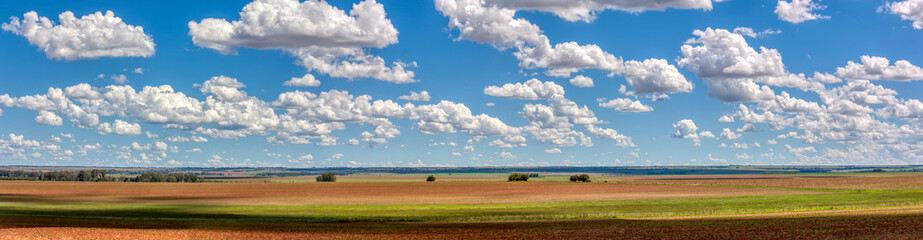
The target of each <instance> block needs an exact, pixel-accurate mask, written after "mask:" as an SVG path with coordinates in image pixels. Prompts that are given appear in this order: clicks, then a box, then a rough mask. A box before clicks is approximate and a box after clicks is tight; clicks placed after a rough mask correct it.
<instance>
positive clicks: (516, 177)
mask: <svg viewBox="0 0 923 240" xmlns="http://www.w3.org/2000/svg"><path fill="white" fill-rule="evenodd" d="M508 181H510V182H517V181H523V182H525V181H529V174H522V173H513V174H510V178H509V180H508Z"/></svg>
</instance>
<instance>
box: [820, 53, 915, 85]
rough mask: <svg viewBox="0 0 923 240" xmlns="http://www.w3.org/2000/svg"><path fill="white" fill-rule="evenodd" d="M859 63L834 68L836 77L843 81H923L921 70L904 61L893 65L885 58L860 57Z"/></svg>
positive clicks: (850, 62) (849, 63) (848, 63)
mask: <svg viewBox="0 0 923 240" xmlns="http://www.w3.org/2000/svg"><path fill="white" fill-rule="evenodd" d="M860 60H861V63H856V62H853V61H849V62H847V63H846V66H843V67H838V68H836V75H837V76H839V77H841V78H845V79H864V80H894V81H913V80H923V68H921V67H918V66H915V65H913V64H911V63H910V62H908V61H906V60H897V61H895V62H894V65H891V62H890V61H888V59H887V58H883V57H875V56H867V55H866V56H862V57H860Z"/></svg>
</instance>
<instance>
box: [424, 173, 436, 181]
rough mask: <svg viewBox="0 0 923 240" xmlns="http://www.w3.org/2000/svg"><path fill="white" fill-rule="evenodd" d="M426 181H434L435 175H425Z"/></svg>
mask: <svg viewBox="0 0 923 240" xmlns="http://www.w3.org/2000/svg"><path fill="white" fill-rule="evenodd" d="M426 181H427V182H435V181H436V176H433V175H429V177H426Z"/></svg>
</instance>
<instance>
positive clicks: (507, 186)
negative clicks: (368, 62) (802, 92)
mask: <svg viewBox="0 0 923 240" xmlns="http://www.w3.org/2000/svg"><path fill="white" fill-rule="evenodd" d="M825 193H826V192H817V191H804V190H786V189H758V188H740V189H736V188H724V187H709V186H681V185H640V184H604V183H586V184H577V183H570V182H498V181H491V182H487V181H482V182H467V181H461V182H451V181H440V182H422V181H419V179H418V181H416V182H335V183H317V182H312V183H198V184H176V183H107V182H27V181H20V182H14V181H5V182H0V200H3V201H8V202H33V201H41V202H48V203H94V202H96V203H122V204H184V205H189V204H196V205H305V204H484V203H538V202H578V201H610V200H631V199H665V198H705V197H739V196H783V195H804V194H825Z"/></svg>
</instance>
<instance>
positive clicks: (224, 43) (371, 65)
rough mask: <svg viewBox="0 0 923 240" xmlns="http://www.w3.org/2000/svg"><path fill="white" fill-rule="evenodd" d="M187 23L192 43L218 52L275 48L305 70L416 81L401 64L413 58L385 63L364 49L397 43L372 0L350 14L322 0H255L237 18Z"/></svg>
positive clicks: (392, 80)
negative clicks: (244, 48) (290, 56)
mask: <svg viewBox="0 0 923 240" xmlns="http://www.w3.org/2000/svg"><path fill="white" fill-rule="evenodd" d="M188 25H189V36H191V37H192V41H193V43H195V44H196V45H198V46H201V47H205V48H210V49H214V50H216V51H218V52H221V53H222V54H233V53H235V52H236V50H234V48H235V47H248V48H256V49H280V50H284V51H286V52H288V53H290V54H291V55H293V56H295V57H297V58H298V59H299V61H298V63H299V64H301V65H303V66H304V67H305V68H307V69H308V71H317V72H319V73H323V74H327V75H330V76H332V77H341V78H347V79H350V80H352V79H355V78H374V79H379V80H383V81H388V82H394V83H410V82H416V81H417V80H415V79H414V78H413V77H414V72H413V71H408V70H405V69H404V68H405V67H406V66H415V64H414V63H403V62H399V61H398V62H394V63H392V64H391V66H388V65H387V64H386V62H385V60H384V59H382V58H381V57H378V56H372V55H368V54H367V53H366V50H365V48H383V47H386V46H388V45H391V44H394V43H397V35H398V31H397V29H395V28H394V26H393V25H392V24H391V20H389V19H388V18H387V14H386V13H385V10H384V6H382V5H381V4H380V3H378V2H376V1H375V0H366V1H362V2H360V3H358V4H353V8H352V10H350V12H349V14H347V13H346V12H345V11H343V10H341V9H338V8H336V7H334V6H332V5H330V4H328V3H327V2H324V1H316V0H308V1H304V2H299V1H298V0H256V1H253V2H251V3H249V4H247V6H245V7H244V8H243V10H241V12H240V19H239V20H236V21H230V22H229V21H228V20H226V19H216V18H206V19H203V20H201V21H199V22H196V21H190V22H189V24H188Z"/></svg>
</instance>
